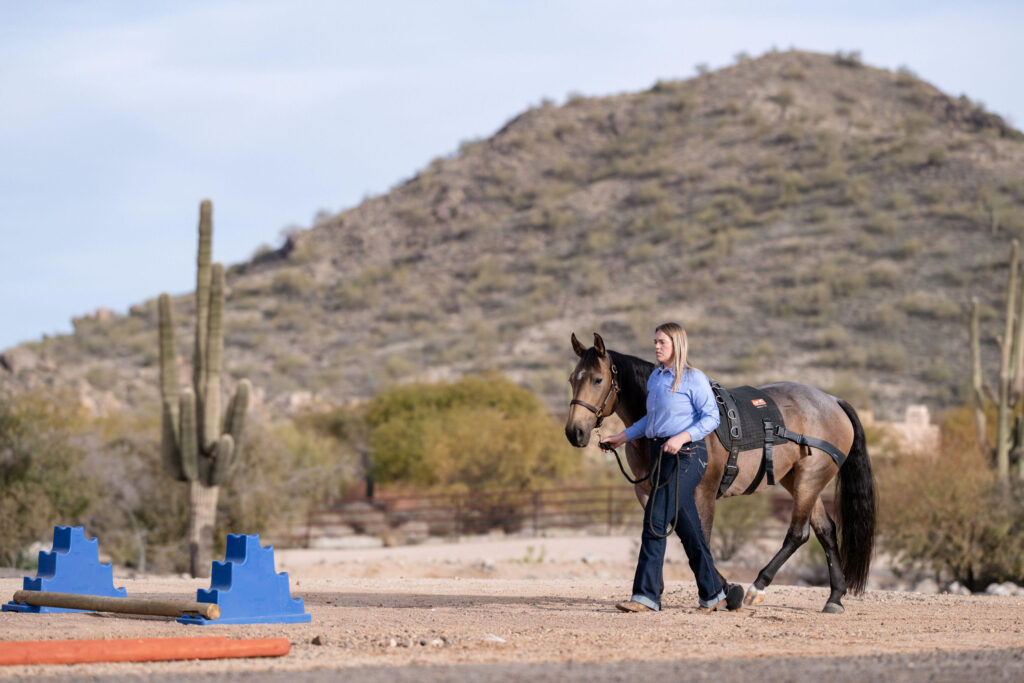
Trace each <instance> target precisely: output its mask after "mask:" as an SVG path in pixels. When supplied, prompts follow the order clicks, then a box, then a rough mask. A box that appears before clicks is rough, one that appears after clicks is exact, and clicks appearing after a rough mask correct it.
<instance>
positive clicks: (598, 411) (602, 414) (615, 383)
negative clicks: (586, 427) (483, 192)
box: [569, 363, 619, 429]
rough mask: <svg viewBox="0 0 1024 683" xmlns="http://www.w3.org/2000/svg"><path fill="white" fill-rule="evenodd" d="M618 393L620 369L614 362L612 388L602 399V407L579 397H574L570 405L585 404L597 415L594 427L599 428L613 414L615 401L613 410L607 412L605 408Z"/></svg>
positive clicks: (584, 405) (585, 406)
mask: <svg viewBox="0 0 1024 683" xmlns="http://www.w3.org/2000/svg"><path fill="white" fill-rule="evenodd" d="M618 394H619V369H618V368H617V367H615V363H612V386H611V389H609V390H608V393H607V394H605V395H604V400H603V401H601V407H600V408H597V407H594V406H592V405H590V404H589V403H587V402H586V401H581V400H579V399H578V398H574V399H573V400H571V401H569V405H570V406H572V405H577V406H583V407H584V408H586V409H587V410H589V411H590V412H592V413H593V414H594V415H597V422H596V423H594V429H597V428H598V427H600V426H601V421H602V420H604V419H605V418H606V417H608V416H609V415H611V414H612V411H613V410H614V403H613V404H612V410H610V411H608V412H607V413H605V412H604V409H605V407H606V406H607V405H608V401H609V400H610V399H611V397H612V396H618Z"/></svg>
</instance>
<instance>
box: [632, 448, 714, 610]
mask: <svg viewBox="0 0 1024 683" xmlns="http://www.w3.org/2000/svg"><path fill="white" fill-rule="evenodd" d="M665 441H667V439H650V445H651V450H650V465H651V467H652V468H653V467H654V464H655V462H657V461H656V458H661V459H662V460H661V473H660V475H659V477H658V482H657V486H658V488H657V490H656V491H653V492H652V493H651V497H650V498H648V499H647V506H646V507H645V508H644V529H643V535H642V536H641V537H640V559H639V560H638V561H637V565H636V576H635V577H634V579H633V597H632V599H633V600H635V601H636V602H639V603H641V604H643V605H647V606H648V607H650V608H651V609H655V610H660V609H661V588H662V586H663V585H664V581H663V579H662V568H663V565H664V563H665V539H664V538H657V537H656V536H655V535H654V533H652V532H651V527H652V526H653V527H654V531H655V532H656V533H659V534H664V533H665V532H666V531H667V530H668V526H669V525H670V524H671V523H672V520H673V519H674V518H675V517H676V513H675V510H673V509H672V508H673V506H674V505H675V502H676V457H675V456H674V455H672V454H670V453H663V452H662V450H661V448H662V446H664V445H665ZM707 467H708V449H707V446H706V445H705V444H704V440H703V439H701V440H700V441H696V442H691V443H688V444H685V445H684V446H683V447H682V448H681V449H680V450H679V477H678V485H679V519H678V521H677V522H676V527H675V533H676V535H677V536H679V540H680V541H682V542H683V549H684V550H686V557H687V559H689V561H690V569H692V570H693V575H694V577H695V578H696V579H697V596H698V598H699V599H700V605H701V607H710V606H711V605H715V604H717V603H718V602H719V601H721V600H724V599H725V591H723V590H722V584H721V582H720V581H719V580H718V572H717V571H716V570H715V563H714V561H713V560H712V559H711V551H710V550H709V549H708V544H707V541H705V540H704V532H703V531H702V530H701V527H700V517H699V516H698V514H697V504H696V503H695V502H694V500H693V492H694V490H695V489H696V488H697V484H699V483H700V480H701V479H703V478H704V471H705V470H706V469H707ZM652 488H653V487H652Z"/></svg>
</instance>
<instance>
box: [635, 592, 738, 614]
mask: <svg viewBox="0 0 1024 683" xmlns="http://www.w3.org/2000/svg"><path fill="white" fill-rule="evenodd" d="M722 597H725V596H724V595H723V596H722ZM630 600H632V601H633V602H639V603H640V604H641V605H647V606H648V607H650V608H651V609H652V610H654V611H655V612H660V611H661V605H659V604H658V603H656V602H654V600H651V599H650V598H649V597H647V596H646V595H640V594H639V593H635V594H634V595H633V597H631V598H630Z"/></svg>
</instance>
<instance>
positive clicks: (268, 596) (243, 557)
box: [178, 534, 313, 625]
mask: <svg viewBox="0 0 1024 683" xmlns="http://www.w3.org/2000/svg"><path fill="white" fill-rule="evenodd" d="M196 602H212V603H215V604H217V605H219V606H220V618H219V619H206V618H205V617H180V618H179V619H178V621H179V622H180V623H182V624H197V625H207V624H214V625H216V624H302V623H306V622H308V621H311V620H312V618H313V617H312V616H311V615H310V614H308V613H306V608H305V605H304V604H303V602H302V598H296V599H294V600H293V599H292V595H291V591H290V590H289V589H288V572H281V573H277V572H275V571H274V546H267V547H266V548H263V547H261V546H260V537H259V535H258V534H253V535H244V534H228V544H227V550H226V551H225V553H224V561H223V562H216V561H215V562H214V563H213V571H212V572H211V575H210V589H209V590H206V589H205V588H200V589H199V590H198V591H196Z"/></svg>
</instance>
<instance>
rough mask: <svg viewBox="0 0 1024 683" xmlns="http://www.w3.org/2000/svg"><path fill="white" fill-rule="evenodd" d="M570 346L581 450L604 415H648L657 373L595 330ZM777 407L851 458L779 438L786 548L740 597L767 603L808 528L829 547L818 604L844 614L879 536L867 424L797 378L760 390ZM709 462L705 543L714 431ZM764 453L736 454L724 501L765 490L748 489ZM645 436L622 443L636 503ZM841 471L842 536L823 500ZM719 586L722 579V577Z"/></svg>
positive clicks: (719, 456)
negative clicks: (787, 505) (825, 592)
mask: <svg viewBox="0 0 1024 683" xmlns="http://www.w3.org/2000/svg"><path fill="white" fill-rule="evenodd" d="M572 347H573V350H574V351H575V352H576V355H577V356H579V361H578V362H577V364H576V367H575V368H574V369H573V371H572V374H571V375H570V376H569V384H570V385H571V386H572V396H573V397H572V402H571V403H570V405H569V416H568V418H567V419H566V423H565V435H566V438H568V440H569V443H571V444H572V445H573V446H576V447H580V448H582V447H584V446H586V445H587V444H588V443H589V442H590V436H591V432H593V431H594V430H595V429H597V428H598V427H600V425H601V421H602V420H603V419H604V418H606V417H608V416H610V415H611V414H613V413H614V414H615V415H617V416H618V417H619V419H620V420H622V422H623V423H624V424H625V425H627V426H628V425H631V424H632V423H634V422H636V421H637V420H638V419H640V418H641V417H643V416H644V415H645V414H646V412H647V407H646V402H647V379H648V377H649V376H650V374H651V372H652V371H653V370H654V364H653V363H650V362H648V361H645V360H642V359H640V358H636V357H635V356H629V355H626V354H623V353H618V352H616V351H612V350H610V349H606V348H605V345H604V340H603V339H602V338H601V335H599V334H597V333H595V334H594V345H593V346H592V347H591V348H589V349H588V348H585V347H584V346H583V345H582V344H581V343H580V342H579V340H577V339H576V334H575V333H573V335H572ZM758 389H760V390H761V391H763V392H764V393H765V394H767V395H768V396H770V397H771V398H772V399H773V400H774V401H775V403H776V405H777V406H778V407H779V410H780V411H781V413H782V416H783V419H784V421H785V424H786V426H787V428H788V429H791V430H792V431H795V432H800V433H803V434H807V435H811V436H814V437H817V438H820V439H824V440H825V441H828V442H829V443H831V444H833V445H835V446H836V447H838V448H839V449H840V450H842V452H843V453H846V454H847V458H846V460H845V462H843V465H842V467H841V468H840V467H837V466H836V464H835V462H834V461H833V460H832V458H831V457H829V456H828V455H827V454H826V453H824V452H823V451H820V450H818V449H811V448H809V447H807V446H805V445H798V444H796V443H791V442H782V443H776V444H775V446H774V449H773V450H774V463H775V477H776V481H777V482H778V483H779V484H781V485H782V486H783V488H785V489H786V490H787V491H788V492H789V494H790V495H791V496H792V497H793V515H792V517H791V519H790V523H789V529H788V531H787V533H786V538H785V540H784V541H783V543H782V548H781V549H780V550H779V551H778V553H776V554H775V556H774V557H773V558H772V559H771V561H770V562H768V564H767V565H765V567H764V568H763V569H761V571H760V572H759V573H758V575H757V578H756V579H755V580H754V582H753V583H752V584H751V585H750V587H749V588H748V589H747V591H746V593H745V594H744V597H743V603H744V604H745V605H748V606H750V605H756V604H760V603H762V602H764V599H765V589H766V588H767V587H768V585H769V584H771V582H772V579H774V578H775V574H776V573H777V572H778V571H779V569H780V568H781V567H782V565H783V564H785V562H786V560H788V559H789V558H790V557H791V556H792V555H793V553H794V552H796V550H797V549H798V548H799V547H800V546H802V545H803V544H804V543H806V542H807V540H808V538H809V536H810V533H809V530H808V526H809V527H810V528H811V529H813V530H814V534H815V536H817V538H818V541H819V542H820V543H821V545H822V547H823V548H824V549H825V560H826V562H827V564H828V577H829V585H830V587H831V593H830V594H829V597H828V601H827V602H826V603H825V607H824V609H823V610H822V611H823V612H825V613H829V614H842V613H843V612H844V611H845V608H844V607H843V603H842V598H843V596H844V595H846V593H847V591H848V590H849V591H851V592H852V593H853V594H854V595H856V594H859V593H861V592H863V590H864V586H865V583H866V582H867V576H868V570H869V569H870V566H871V552H872V546H873V545H874V536H875V516H876V503H875V485H874V475H873V474H872V471H871V461H870V459H869V457H868V451H867V443H866V439H865V437H864V428H863V426H862V425H861V422H860V418H859V417H858V416H857V413H856V411H855V410H854V409H853V407H852V406H851V405H850V404H849V403H847V402H846V401H844V400H843V399H841V398H837V397H835V396H832V395H830V394H828V393H826V392H824V391H822V390H820V389H816V388H814V387H811V386H807V385H805V384H797V383H795V382H774V383H772V384H765V385H763V386H760V387H758ZM706 444H707V449H708V466H707V470H706V472H705V474H704V478H703V479H702V480H701V482H700V484H699V485H698V486H697V489H696V490H695V491H694V498H695V502H696V504H697V511H698V514H699V515H700V519H701V530H702V531H703V532H704V538H705V539H706V540H708V541H709V542H710V539H711V529H712V524H713V523H714V519H715V501H716V498H717V497H718V490H719V484H720V482H721V481H722V475H723V473H724V471H725V465H726V462H727V460H728V457H729V450H728V448H726V447H725V446H723V445H722V443H721V441H719V439H718V436H717V435H716V434H714V433H712V434H710V435H708V436H707V437H706ZM761 457H762V453H761V451H760V450H748V451H741V452H740V454H739V459H738V462H737V464H738V465H739V474H738V475H737V476H736V479H735V480H734V481H733V482H732V485H731V486H730V487H729V489H728V490H727V491H726V492H725V497H730V496H735V495H741V494H744V493H757V492H760V491H765V490H767V489H768V488H769V486H768V484H767V483H766V482H765V481H762V482H761V484H760V485H759V486H757V488H756V489H754V490H753V491H747V488H748V487H749V485H750V484H751V483H753V480H754V477H755V476H757V472H758V469H759V466H760V463H761ZM648 458H649V455H648V446H647V439H645V438H638V439H635V440H633V441H631V442H630V443H629V444H627V446H626V460H627V462H628V464H629V467H630V469H631V470H632V471H633V473H634V475H635V476H636V477H638V478H640V479H641V480H642V481H641V483H639V484H636V485H635V490H636V496H637V499H638V500H639V501H640V505H641V506H644V507H646V505H647V499H648V497H649V496H650V490H651V486H650V481H649V480H648V481H643V478H644V477H646V476H647V474H648V472H649V470H650V467H649V465H650V463H649V460H648ZM837 473H838V475H839V476H838V480H837V483H836V493H835V498H836V503H837V507H838V511H839V522H840V527H841V530H840V533H839V535H838V536H837V533H836V524H835V522H834V521H833V520H832V517H831V516H830V515H829V513H828V511H827V510H826V509H825V505H824V503H823V502H822V499H821V493H822V490H823V489H824V488H825V486H826V485H828V483H829V482H830V481H832V479H833V478H835V477H836V474H837ZM719 577H720V579H721V580H722V585H723V586H725V585H727V582H726V580H725V577H724V576H722V575H721V573H719Z"/></svg>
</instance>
